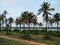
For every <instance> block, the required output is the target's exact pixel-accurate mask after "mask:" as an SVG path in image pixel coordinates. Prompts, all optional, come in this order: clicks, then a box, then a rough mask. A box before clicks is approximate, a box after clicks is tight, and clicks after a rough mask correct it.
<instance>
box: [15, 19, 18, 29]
mask: <svg viewBox="0 0 60 45" xmlns="http://www.w3.org/2000/svg"><path fill="white" fill-rule="evenodd" d="M15 24H16V29H18V28H17V27H18V25H19V19H18V18H16V20H15Z"/></svg>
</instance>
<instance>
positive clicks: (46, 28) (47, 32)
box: [46, 21, 48, 38]
mask: <svg viewBox="0 0 60 45" xmlns="http://www.w3.org/2000/svg"><path fill="white" fill-rule="evenodd" d="M47 24H48V23H47V21H46V38H48V31H47Z"/></svg>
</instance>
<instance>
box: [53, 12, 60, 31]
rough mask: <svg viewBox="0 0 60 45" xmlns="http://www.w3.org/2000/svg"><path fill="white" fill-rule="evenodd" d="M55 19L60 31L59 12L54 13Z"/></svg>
mask: <svg viewBox="0 0 60 45" xmlns="http://www.w3.org/2000/svg"><path fill="white" fill-rule="evenodd" d="M54 20H55V22H56V24H57V31H58V32H59V30H58V25H59V21H60V14H59V13H56V14H54Z"/></svg>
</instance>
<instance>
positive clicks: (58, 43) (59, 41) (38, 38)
mask: <svg viewBox="0 0 60 45" xmlns="http://www.w3.org/2000/svg"><path fill="white" fill-rule="evenodd" d="M31 37H32V38H33V39H34V40H31V41H35V42H40V43H46V44H53V45H60V38H59V37H52V36H51V39H49V40H44V39H43V37H44V36H42V35H32V36H31Z"/></svg>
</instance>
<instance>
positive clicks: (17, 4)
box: [0, 0, 60, 22]
mask: <svg viewBox="0 0 60 45" xmlns="http://www.w3.org/2000/svg"><path fill="white" fill-rule="evenodd" d="M43 2H49V3H51V7H52V8H55V11H52V12H51V13H52V14H55V13H57V12H58V13H60V0H0V14H1V13H2V12H3V11H4V10H7V12H8V14H7V18H9V17H13V18H14V19H15V18H17V17H19V16H20V15H21V13H22V12H23V11H29V12H33V13H34V14H35V15H37V14H38V9H39V8H40V5H41V4H42V3H43ZM37 17H38V22H43V21H42V20H43V18H42V14H40V15H38V16H37Z"/></svg>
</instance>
